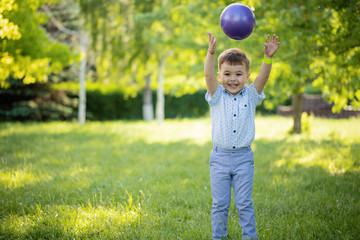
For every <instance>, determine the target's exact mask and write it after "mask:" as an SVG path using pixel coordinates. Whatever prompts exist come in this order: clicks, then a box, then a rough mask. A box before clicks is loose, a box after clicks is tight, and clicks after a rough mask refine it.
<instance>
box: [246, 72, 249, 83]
mask: <svg viewBox="0 0 360 240" xmlns="http://www.w3.org/2000/svg"><path fill="white" fill-rule="evenodd" d="M249 78H250V73H248V75H247V77H246V83H248V82H249Z"/></svg>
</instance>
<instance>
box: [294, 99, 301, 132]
mask: <svg viewBox="0 0 360 240" xmlns="http://www.w3.org/2000/svg"><path fill="white" fill-rule="evenodd" d="M302 97H303V94H302V93H296V94H294V95H293V97H292V105H293V117H294V126H293V130H292V131H293V132H294V133H301V114H302Z"/></svg>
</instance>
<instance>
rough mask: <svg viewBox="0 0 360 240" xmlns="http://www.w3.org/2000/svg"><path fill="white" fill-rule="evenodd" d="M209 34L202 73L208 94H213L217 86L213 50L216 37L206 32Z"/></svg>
mask: <svg viewBox="0 0 360 240" xmlns="http://www.w3.org/2000/svg"><path fill="white" fill-rule="evenodd" d="M208 36H209V48H208V51H207V54H206V59H205V65H204V73H205V81H206V87H207V90H208V91H209V93H210V96H213V95H214V93H215V92H216V90H217V88H218V85H219V84H218V82H217V78H216V73H215V50H216V38H215V37H214V36H213V35H211V33H209V32H208Z"/></svg>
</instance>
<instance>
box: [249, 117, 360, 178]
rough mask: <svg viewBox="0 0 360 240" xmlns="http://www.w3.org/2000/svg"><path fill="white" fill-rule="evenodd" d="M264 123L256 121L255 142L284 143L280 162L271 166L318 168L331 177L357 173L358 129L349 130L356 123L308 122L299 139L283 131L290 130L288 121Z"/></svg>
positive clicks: (261, 120)
mask: <svg viewBox="0 0 360 240" xmlns="http://www.w3.org/2000/svg"><path fill="white" fill-rule="evenodd" d="M266 120H267V118H258V119H257V133H256V139H267V140H269V141H276V140H277V139H279V140H281V139H283V141H284V142H283V144H282V147H281V149H282V158H280V159H274V163H273V165H274V166H277V167H282V166H288V167H290V168H291V166H295V165H296V164H299V165H301V166H304V167H312V166H319V167H321V168H323V169H324V170H326V171H327V172H329V173H331V174H337V173H344V172H346V171H353V172H356V171H360V166H359V157H360V145H359V144H360V129H359V128H358V129H354V128H353V126H356V125H360V120H359V119H356V118H354V119H342V120H331V119H319V118H312V119H311V122H310V126H311V127H310V130H309V131H308V132H306V131H305V132H304V133H302V134H299V135H298V134H293V135H291V134H288V133H287V131H286V130H289V129H290V127H291V124H289V121H290V122H291V121H292V119H291V118H278V119H276V118H271V119H269V121H266ZM274 120H276V122H277V123H275V122H274ZM283 126H289V128H288V129H286V128H284V127H283Z"/></svg>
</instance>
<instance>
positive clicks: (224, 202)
mask: <svg viewBox="0 0 360 240" xmlns="http://www.w3.org/2000/svg"><path fill="white" fill-rule="evenodd" d="M210 180H211V193H212V199H213V205H212V210H211V222H212V237H213V239H221V238H222V237H226V235H227V220H228V212H229V206H230V201H231V185H233V188H234V199H235V205H236V209H237V211H238V213H239V221H240V226H241V227H242V229H243V232H242V237H243V239H257V231H256V226H255V212H254V206H253V201H252V198H251V195H252V187H253V181H254V153H253V151H252V150H251V148H250V147H248V148H242V149H240V150H234V151H232V150H224V149H220V148H218V147H214V148H213V150H212V151H211V156H210Z"/></svg>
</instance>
